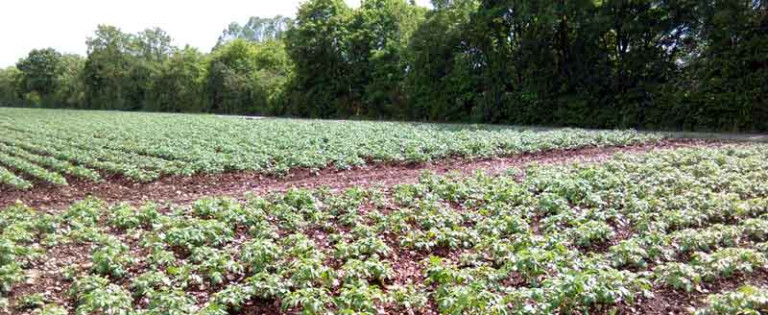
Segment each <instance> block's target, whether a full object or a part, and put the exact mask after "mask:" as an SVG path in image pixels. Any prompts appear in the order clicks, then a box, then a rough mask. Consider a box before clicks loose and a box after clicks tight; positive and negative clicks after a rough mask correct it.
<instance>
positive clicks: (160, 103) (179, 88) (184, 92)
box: [144, 46, 208, 112]
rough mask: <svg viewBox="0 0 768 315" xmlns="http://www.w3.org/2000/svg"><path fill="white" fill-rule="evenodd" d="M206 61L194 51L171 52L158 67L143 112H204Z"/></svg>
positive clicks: (205, 103)
mask: <svg viewBox="0 0 768 315" xmlns="http://www.w3.org/2000/svg"><path fill="white" fill-rule="evenodd" d="M207 73H208V72H207V60H206V57H205V56H204V55H203V54H202V53H200V52H199V51H198V50H197V49H195V48H192V47H189V46H187V47H185V48H184V49H181V50H176V51H174V52H173V53H172V54H171V56H170V58H168V59H167V60H165V61H164V62H162V63H161V64H160V65H159V69H158V70H157V74H156V75H154V76H153V79H152V85H151V88H150V93H149V97H148V101H147V105H146V106H145V108H144V109H146V110H149V111H159V112H201V111H204V110H205V109H206V106H207V102H206V95H205V79H206V77H207Z"/></svg>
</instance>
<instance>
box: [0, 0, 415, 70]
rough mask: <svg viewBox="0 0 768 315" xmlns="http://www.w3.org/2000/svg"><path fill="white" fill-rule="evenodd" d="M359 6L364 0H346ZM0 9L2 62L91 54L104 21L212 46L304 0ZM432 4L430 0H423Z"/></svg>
mask: <svg viewBox="0 0 768 315" xmlns="http://www.w3.org/2000/svg"><path fill="white" fill-rule="evenodd" d="M345 1H346V2H347V3H349V4H350V5H352V6H357V5H358V4H359V3H360V0H345ZM2 2H3V3H2V5H0V7H1V8H2V9H1V10H2V14H0V67H6V66H10V65H13V64H15V63H16V61H18V59H19V58H22V57H24V56H26V54H27V53H28V52H29V51H30V50H32V49H35V48H46V47H53V48H55V49H56V50H58V51H60V52H64V53H78V54H82V55H84V54H85V51H86V47H85V39H86V37H88V36H91V35H92V34H93V31H94V30H95V29H96V25H98V24H110V25H114V26H117V27H119V28H121V29H122V30H123V31H124V32H129V33H135V32H138V31H141V30H143V29H145V28H148V27H154V26H157V27H160V28H162V29H164V30H165V31H166V32H168V33H169V34H170V35H171V36H172V37H173V39H174V44H176V45H178V46H184V45H185V44H190V45H192V46H195V47H197V48H199V49H200V50H201V51H203V52H207V51H209V50H210V49H211V47H213V45H214V44H215V43H216V39H217V38H218V36H219V35H220V34H221V31H222V30H224V28H226V27H227V25H229V23H231V22H233V21H238V22H240V23H245V22H246V21H247V20H248V18H249V17H251V16H262V17H270V16H275V15H278V14H280V15H284V16H294V15H295V13H296V10H297V8H298V6H299V3H301V2H303V0H208V1H199V0H66V1H64V0H3V1H2ZM416 3H419V4H421V5H427V4H428V3H429V0H417V1H416Z"/></svg>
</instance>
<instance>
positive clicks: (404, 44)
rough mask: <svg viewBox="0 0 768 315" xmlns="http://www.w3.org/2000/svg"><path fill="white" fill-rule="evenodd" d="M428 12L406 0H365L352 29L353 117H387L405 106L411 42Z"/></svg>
mask: <svg viewBox="0 0 768 315" xmlns="http://www.w3.org/2000/svg"><path fill="white" fill-rule="evenodd" d="M425 12H426V10H425V9H423V8H420V7H418V6H416V5H414V4H413V3H409V2H406V1H405V0H365V1H363V2H362V4H361V7H360V9H358V10H356V11H355V13H354V16H353V18H352V21H351V23H350V26H349V36H348V38H349V39H348V42H349V48H348V50H349V53H348V55H349V59H350V60H349V62H350V69H351V92H352V95H351V98H352V100H353V101H354V114H355V115H365V116H369V117H376V118H385V117H392V116H395V115H396V113H398V112H401V111H402V108H403V107H404V106H405V104H404V103H405V97H404V93H403V80H404V78H405V75H406V71H407V68H408V64H407V60H408V59H407V48H408V42H409V41H410V38H411V36H412V34H413V33H414V31H415V30H416V28H417V27H418V26H419V24H420V23H421V21H422V20H423V18H424V14H425Z"/></svg>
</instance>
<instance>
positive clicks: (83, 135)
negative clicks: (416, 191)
mask: <svg viewBox="0 0 768 315" xmlns="http://www.w3.org/2000/svg"><path fill="white" fill-rule="evenodd" d="M0 116H2V117H8V118H10V119H9V120H8V121H7V122H4V123H3V124H0V134H2V135H3V137H2V138H0V164H3V165H6V166H8V169H13V172H18V173H17V174H15V176H16V177H19V178H14V177H13V176H14V173H11V171H6V172H3V171H0V185H3V186H9V187H12V188H18V189H27V188H29V187H30V186H29V185H30V183H29V181H28V180H29V179H32V178H34V179H36V180H39V181H43V182H49V183H51V184H54V185H65V184H66V179H65V178H64V177H62V176H61V174H67V175H71V176H75V177H78V178H81V179H85V180H91V181H99V180H100V179H101V178H102V177H103V176H102V175H103V174H100V172H103V173H109V174H118V175H121V176H123V177H126V178H129V179H131V180H134V181H139V182H149V181H153V180H156V179H158V178H159V177H161V176H167V175H178V176H189V175H193V174H196V173H222V172H237V171H251V172H260V173H265V174H272V175H280V174H285V173H286V172H288V171H290V170H292V169H297V168H302V169H311V170H318V169H322V168H326V167H335V168H338V169H349V168H352V167H356V166H361V165H365V164H367V163H370V162H373V163H379V162H396V163H420V162H428V161H432V160H436V159H441V158H447V157H455V156H461V157H467V158H488V157H497V156H508V155H514V154H520V153H535V152H540V151H549V150H557V149H577V148H584V147H605V146H625V145H631V144H639V143H653V142H656V141H659V140H660V139H661V138H662V137H661V136H660V135H655V134H641V133H637V132H634V131H608V130H606V131H590V130H580V129H561V130H551V131H538V130H527V129H522V128H513V127H502V126H483V125H473V126H459V125H439V124H415V123H391V122H356V121H348V122H341V121H313V120H298V119H260V120H246V119H237V118H226V117H218V116H211V115H173V114H147V113H120V114H119V115H115V114H114V113H104V112H98V111H58V110H57V111H53V110H44V109H18V108H0ZM4 173H8V174H4ZM25 180H26V182H25Z"/></svg>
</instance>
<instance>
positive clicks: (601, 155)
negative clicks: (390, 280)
mask: <svg viewBox="0 0 768 315" xmlns="http://www.w3.org/2000/svg"><path fill="white" fill-rule="evenodd" d="M719 145H721V143H719V142H712V141H701V140H668V141H663V142H659V143H654V144H641V145H632V146H626V147H607V148H596V147H592V148H584V149H576V150H552V151H546V152H539V153H527V154H520V155H515V156H510V157H500V158H492V159H480V160H468V159H461V158H450V159H443V160H439V161H434V162H431V163H422V164H409V165H403V164H374V165H369V166H363V167H358V168H354V169H351V170H337V169H335V168H332V167H329V168H325V169H322V170H320V171H316V172H312V171H310V170H305V169H296V170H292V171H291V172H289V174H288V175H287V176H283V177H275V176H269V175H264V174H259V173H246V172H240V173H225V174H200V175H195V176H191V177H183V176H170V177H165V178H161V179H160V180H158V181H155V182H152V183H137V182H133V181H130V180H127V179H125V178H115V177H113V178H110V179H108V180H105V181H104V182H102V183H94V182H88V181H82V180H76V179H70V184H69V186H63V187H55V186H51V185H44V184H38V185H36V187H35V188H33V189H32V190H27V191H19V190H9V189H7V188H0V208H3V207H7V206H8V205H11V204H13V203H14V202H16V201H21V202H23V203H25V204H27V205H29V206H32V207H38V208H40V207H44V208H49V209H57V208H63V207H66V206H67V205H69V204H71V203H72V202H73V201H76V200H80V199H83V198H86V197H88V196H94V197H97V198H100V199H102V200H105V201H107V202H109V203H113V202H120V201H124V202H131V203H142V202H144V201H149V200H152V201H155V202H158V203H161V204H162V203H165V202H173V203H188V202H191V201H194V200H196V199H199V198H202V197H205V196H214V195H215V196H231V197H235V198H240V197H243V196H244V195H245V194H247V193H253V194H265V193H273V192H282V191H286V190H289V189H291V188H319V187H327V188H330V189H343V188H346V187H351V186H362V187H370V186H384V187H387V186H392V185H396V184H403V183H413V182H416V181H417V180H418V178H419V174H421V173H422V172H423V171H431V172H434V173H438V174H441V173H446V172H450V171H458V172H461V173H464V174H471V173H473V172H475V171H477V170H482V171H485V172H488V173H491V174H498V173H502V172H505V171H506V170H508V169H510V168H515V167H522V166H525V165H527V164H531V163H539V164H563V163H571V162H585V163H589V162H598V161H601V160H605V159H608V158H610V157H612V156H613V155H614V154H616V153H618V152H626V153H643V152H648V151H651V150H654V149H673V148H680V147H700V146H719Z"/></svg>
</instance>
